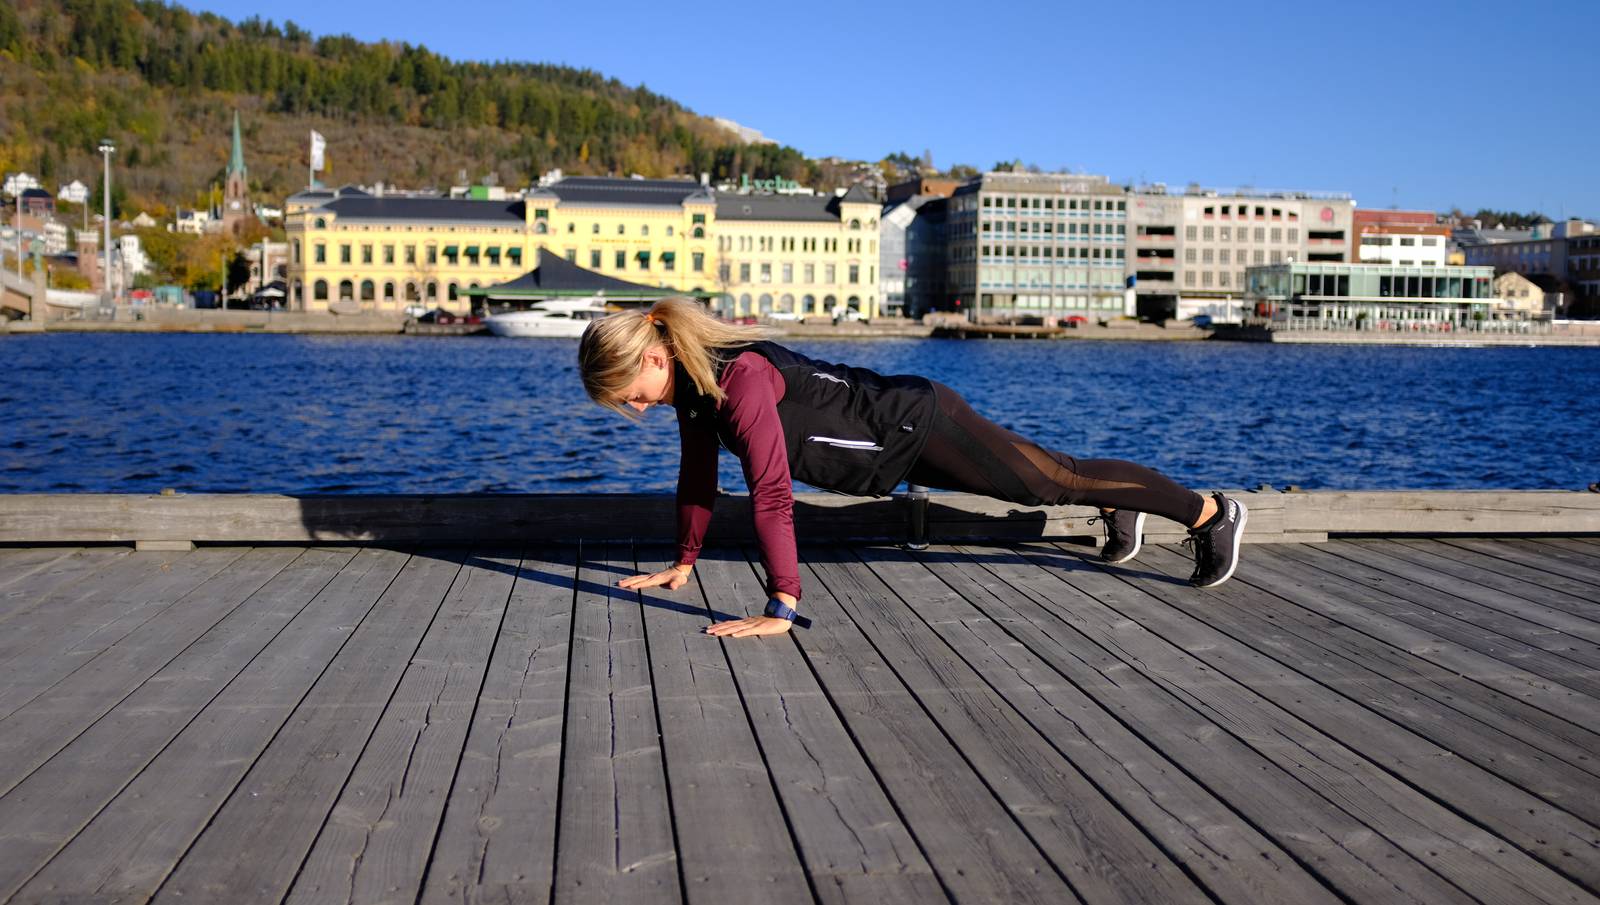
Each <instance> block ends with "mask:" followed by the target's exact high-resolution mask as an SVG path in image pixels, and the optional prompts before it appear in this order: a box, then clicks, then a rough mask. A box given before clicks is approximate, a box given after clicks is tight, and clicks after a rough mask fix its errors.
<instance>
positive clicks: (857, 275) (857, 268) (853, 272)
mask: <svg viewBox="0 0 1600 905" xmlns="http://www.w3.org/2000/svg"><path fill="white" fill-rule="evenodd" d="M850 282H852V283H859V282H861V265H860V264H851V265H850Z"/></svg>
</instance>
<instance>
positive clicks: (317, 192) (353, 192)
mask: <svg viewBox="0 0 1600 905" xmlns="http://www.w3.org/2000/svg"><path fill="white" fill-rule="evenodd" d="M371 197H372V193H371V192H368V191H366V190H364V189H360V188H357V187H356V186H353V185H341V186H339V187H338V188H336V189H329V188H320V189H302V190H300V191H298V192H295V193H294V194H293V195H290V196H289V199H288V200H290V201H319V200H328V199H332V198H371Z"/></svg>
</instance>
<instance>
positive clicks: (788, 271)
mask: <svg viewBox="0 0 1600 905" xmlns="http://www.w3.org/2000/svg"><path fill="white" fill-rule="evenodd" d="M783 282H785V283H793V282H794V265H793V264H784V265H783Z"/></svg>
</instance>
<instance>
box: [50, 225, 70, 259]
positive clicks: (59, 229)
mask: <svg viewBox="0 0 1600 905" xmlns="http://www.w3.org/2000/svg"><path fill="white" fill-rule="evenodd" d="M69 238H70V237H69V236H68V234H67V225H66V224H65V223H61V222H59V221H56V220H46V221H45V223H44V253H45V254H47V255H64V254H66V253H67V252H68V251H69V250H70V249H71V247H72V246H71V244H70V243H69V242H68V239H69Z"/></svg>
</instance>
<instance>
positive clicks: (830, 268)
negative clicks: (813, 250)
mask: <svg viewBox="0 0 1600 905" xmlns="http://www.w3.org/2000/svg"><path fill="white" fill-rule="evenodd" d="M822 281H823V282H824V283H837V282H839V269H838V267H837V265H834V264H824V265H822Z"/></svg>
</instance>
